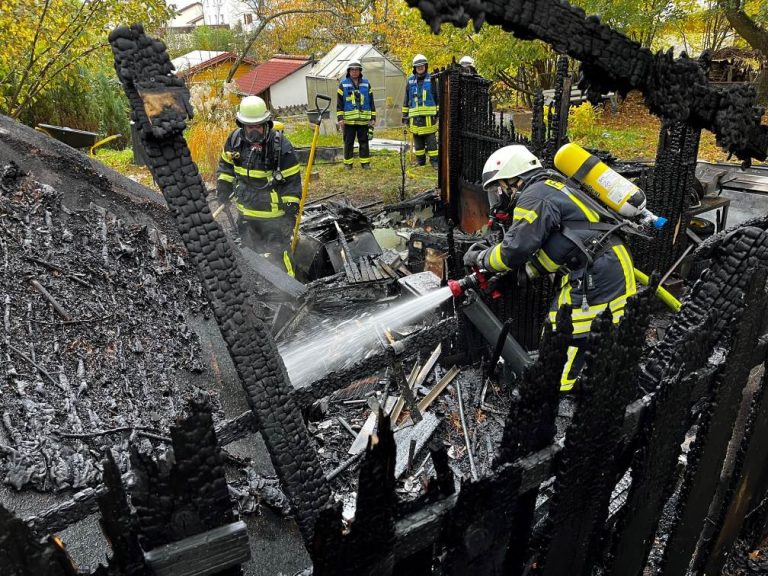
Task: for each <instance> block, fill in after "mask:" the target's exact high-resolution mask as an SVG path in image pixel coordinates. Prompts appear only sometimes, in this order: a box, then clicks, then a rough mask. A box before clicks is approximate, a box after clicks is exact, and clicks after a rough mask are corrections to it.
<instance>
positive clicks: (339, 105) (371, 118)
mask: <svg viewBox="0 0 768 576" xmlns="http://www.w3.org/2000/svg"><path fill="white" fill-rule="evenodd" d="M336 120H337V121H338V124H339V128H341V131H342V134H343V135H344V167H345V168H346V169H348V170H350V169H352V160H353V155H354V148H355V138H357V142H358V144H359V145H360V152H359V155H360V167H361V168H370V167H371V165H370V162H371V153H370V150H369V147H368V139H369V138H368V137H369V135H370V134H372V132H373V126H374V125H375V124H376V104H375V103H374V101H373V90H372V89H371V84H370V82H369V81H368V79H367V78H363V65H362V64H361V63H360V61H359V60H351V61H350V62H349V63H348V64H347V75H346V76H345V77H344V78H342V79H341V81H340V82H339V89H338V90H337V98H336Z"/></svg>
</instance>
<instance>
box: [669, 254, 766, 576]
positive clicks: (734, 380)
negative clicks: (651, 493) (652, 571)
mask: <svg viewBox="0 0 768 576" xmlns="http://www.w3.org/2000/svg"><path fill="white" fill-rule="evenodd" d="M744 276H746V278H744V277H742V278H741V279H739V284H742V283H743V282H744V281H747V282H749V288H748V289H747V290H745V292H746V294H745V296H746V298H745V300H744V302H745V308H744V309H743V313H742V314H741V315H740V317H738V316H737V317H736V318H734V319H732V320H731V323H730V325H731V327H733V328H734V331H735V334H734V335H733V337H732V344H731V347H730V348H731V349H730V351H729V353H728V359H727V363H726V367H725V370H724V371H723V373H722V374H721V375H720V376H719V377H717V378H716V379H715V382H714V387H715V389H714V391H713V392H714V396H713V398H712V402H713V403H714V406H713V408H711V413H709V412H710V411H705V413H704V414H703V420H702V421H701V422H700V424H699V431H698V433H697V435H696V440H695V441H694V444H693V446H692V447H691V451H690V452H689V460H693V462H690V465H689V467H688V468H687V469H686V474H685V477H684V480H683V486H682V488H681V497H680V500H679V508H678V511H679V512H678V516H677V517H678V518H679V521H678V522H677V523H676V524H675V525H674V526H673V528H672V530H670V537H669V540H668V542H667V545H666V548H665V554H664V560H663V562H664V565H665V569H664V574H665V575H666V576H683V575H685V574H686V573H687V571H688V567H689V564H690V562H691V558H692V557H693V556H694V552H695V551H696V546H697V544H699V539H700V536H701V533H702V529H703V527H704V523H705V520H706V518H707V513H708V511H709V509H710V504H711V503H713V499H714V498H715V495H716V492H717V488H718V484H719V482H720V475H721V471H722V468H723V462H724V461H725V457H726V453H727V450H728V443H729V441H730V439H731V435H732V429H733V423H734V421H735V419H736V414H737V413H738V410H739V405H740V403H741V396H742V390H743V388H744V386H745V384H746V383H747V379H748V378H749V374H750V371H751V368H752V365H751V364H750V360H751V357H752V348H753V346H754V343H755V342H756V341H757V339H758V337H759V336H760V334H759V330H760V329H761V327H762V319H763V315H764V314H765V309H766V303H767V302H766V295H765V280H766V277H767V276H768V271H766V269H765V268H758V269H756V270H755V271H754V272H753V273H752V274H746V275H744ZM715 504H719V506H720V508H718V509H717V510H716V511H715V514H719V513H720V510H721V509H722V506H723V503H722V502H715Z"/></svg>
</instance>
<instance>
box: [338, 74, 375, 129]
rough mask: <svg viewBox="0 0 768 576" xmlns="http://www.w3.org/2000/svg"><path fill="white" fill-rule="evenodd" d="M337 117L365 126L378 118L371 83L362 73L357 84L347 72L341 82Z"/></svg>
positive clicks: (348, 122)
mask: <svg viewBox="0 0 768 576" xmlns="http://www.w3.org/2000/svg"><path fill="white" fill-rule="evenodd" d="M336 119H337V120H339V121H341V120H344V123H345V124H350V125H353V126H354V125H360V126H364V125H366V124H368V122H370V121H371V120H375V119H376V104H375V103H374V101H373V90H372V89H371V84H370V83H369V82H368V80H366V79H365V78H363V76H362V75H361V76H360V78H359V79H358V82H357V84H355V83H354V82H353V81H352V78H350V77H349V74H347V77H346V78H342V80H341V82H339V89H338V90H337V97H336Z"/></svg>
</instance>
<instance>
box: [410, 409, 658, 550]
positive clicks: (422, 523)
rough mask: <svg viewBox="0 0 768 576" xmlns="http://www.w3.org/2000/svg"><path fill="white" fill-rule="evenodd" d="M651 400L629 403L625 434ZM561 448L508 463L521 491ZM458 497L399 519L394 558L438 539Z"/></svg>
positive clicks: (542, 477) (537, 480) (548, 472)
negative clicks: (516, 472) (516, 474)
mask: <svg viewBox="0 0 768 576" xmlns="http://www.w3.org/2000/svg"><path fill="white" fill-rule="evenodd" d="M649 402H650V397H646V398H644V399H640V400H637V401H635V402H633V403H632V404H630V405H629V406H628V407H627V412H626V414H625V418H624V427H623V430H622V434H623V435H624V436H625V437H627V438H631V437H633V436H634V435H635V434H637V431H638V427H639V424H640V421H641V420H642V416H643V414H644V413H645V412H646V410H647V408H648V403H649ZM561 451H562V446H561V445H559V444H550V445H549V446H547V447H546V448H544V449H543V450H539V451H538V452H535V453H533V454H530V455H528V456H526V457H524V458H520V459H519V460H517V461H516V462H514V464H508V465H507V466H516V467H519V469H520V487H519V489H518V493H519V494H525V493H528V492H530V491H531V490H535V489H537V488H538V487H539V485H540V484H541V483H542V482H544V481H546V480H548V479H549V478H551V476H552V470H553V463H554V462H555V460H556V458H557V457H558V455H559V454H560V452H561ZM457 498H458V496H457V495H453V496H449V497H447V498H444V499H443V500H440V501H439V502H435V503H434V504H431V505H429V506H426V507H424V508H423V509H421V510H419V511H417V512H414V513H413V514H410V515H408V516H406V517H405V518H402V519H401V520H399V521H398V522H397V529H396V532H395V534H396V540H397V543H396V545H395V559H396V560H398V561H399V560H403V559H405V558H407V557H408V556H410V555H411V554H414V553H415V552H417V551H419V550H421V549H423V548H424V547H426V546H430V545H432V544H433V543H434V542H436V541H437V539H438V537H439V535H440V528H441V526H442V523H443V521H444V518H445V516H446V515H447V514H448V513H449V512H450V511H451V510H452V509H453V507H454V506H455V505H456V500H457Z"/></svg>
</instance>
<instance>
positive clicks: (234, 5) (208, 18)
mask: <svg viewBox="0 0 768 576" xmlns="http://www.w3.org/2000/svg"><path fill="white" fill-rule="evenodd" d="M169 3H170V2H169ZM172 5H173V6H174V7H175V8H176V14H177V17H176V18H175V19H174V20H173V21H172V22H169V23H168V27H169V28H171V27H175V28H178V27H191V26H200V25H202V24H205V25H206V26H227V27H229V28H233V27H234V26H235V25H236V24H240V25H241V26H242V27H243V30H250V29H251V28H253V25H254V23H255V21H256V15H255V14H254V12H253V8H251V7H250V6H249V5H248V4H247V3H245V2H240V1H239V0H199V1H195V2H189V1H188V0H186V1H185V0H175V2H173V4H172ZM195 5H199V6H195ZM193 14H194V15H195V16H194V22H191V21H190V19H192V15H193ZM198 15H199V18H200V19H199V20H198ZM177 20H178V23H177ZM184 22H187V23H184Z"/></svg>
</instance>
